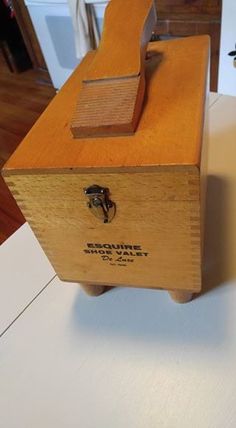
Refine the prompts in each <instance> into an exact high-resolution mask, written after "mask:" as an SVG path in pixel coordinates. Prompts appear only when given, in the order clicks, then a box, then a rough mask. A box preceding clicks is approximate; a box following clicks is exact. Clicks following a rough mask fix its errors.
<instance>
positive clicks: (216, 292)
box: [0, 95, 236, 428]
mask: <svg viewBox="0 0 236 428" xmlns="http://www.w3.org/2000/svg"><path fill="white" fill-rule="evenodd" d="M235 112H236V98H232V97H225V96H223V97H219V96H217V95H213V96H212V97H211V108H210V133H211V140H210V152H209V155H210V158H209V176H210V178H209V191H210V193H209V194H208V204H207V214H206V222H207V230H206V231H207V234H206V251H207V259H206V269H205V270H206V272H205V275H204V276H205V282H206V286H205V292H204V293H203V294H202V295H201V296H199V297H198V298H196V299H195V300H193V301H192V302H190V303H188V304H186V305H178V304H176V303H174V302H172V301H171V300H170V298H169V297H168V294H167V293H166V292H162V291H155V290H141V289H128V288H127V289H125V288H115V289H113V290H111V291H109V292H107V293H105V294H104V295H102V296H100V297H95V298H94V297H88V296H86V295H85V294H84V293H83V292H82V291H81V290H80V288H79V286H77V285H76V284H68V283H66V284H65V283H62V282H61V281H60V280H59V279H58V278H57V277H56V276H54V275H55V274H54V271H53V269H52V268H50V267H49V265H48V262H47V261H46V259H45V256H44V255H43V254H42V250H41V249H40V247H39V246H38V244H37V242H36V240H35V238H34V236H33V234H32V232H31V231H30V228H29V227H28V226H27V225H25V226H23V227H22V228H21V230H20V231H18V232H17V233H16V234H15V235H14V236H13V237H11V238H10V239H9V241H7V242H6V243H5V244H4V245H3V246H2V247H1V248H0V249H1V252H0V262H2V260H4V264H3V265H5V274H4V275H5V276H4V275H3V278H6V279H7V281H1V286H0V298H1V301H4V305H3V308H4V311H3V316H2V321H1V322H2V324H1V325H2V326H3V327H1V328H2V337H1V340H0V388H1V391H0V415H1V416H0V417H1V426H2V427H4V428H42V427H43V428H52V427H57V428H65V427H66V428H73V427H76V428H78V427H81V428H82V427H83V428H108V427H109V428H123V427H132V428H144V427H145V428H146V427H148V428H152V427H153V428H154V427H155V428H157V427H158V428H159V427H161V428H189V427H193V428H195V427H196V428H199V427H201V428H222V427H224V428H235V426H236V373H235V371H236V369H235V361H236V280H235V278H236V268H235V260H236V259H235V258H234V257H235V255H236V232H235V230H236V227H235V225H234V223H235V222H236V221H235V218H236V216H235V214H236V213H235V209H236V192H235V179H236V171H235V166H234V164H235V153H236V145H235V142H236V141H235V140H236V124H235ZM9 248H11V250H9ZM23 253H24V254H25V255H26V257H25V260H26V261H27V257H29V263H28V264H27V262H26V264H24V263H25V262H23V263H22V268H20V267H19V265H17V264H16V265H15V264H13V262H12V269H11V270H10V269H9V268H7V266H9V263H10V262H9V260H10V258H11V260H14V261H15V262H14V263H16V261H17V260H18V257H19V260H20V258H22V257H23V255H22V254H23ZM24 266H25V267H24ZM16 269H17V272H18V274H17V277H16ZM50 269H51V270H50ZM8 270H9V271H8ZM25 270H27V275H26V273H25ZM36 272H38V273H37V275H36ZM39 273H40V274H39ZM40 275H41V276H40ZM36 277H37V281H38V282H37V281H36ZM40 278H41V279H40ZM30 284H31V286H32V288H31V287H30ZM8 289H10V292H9V290H8ZM14 290H15V295H14ZM20 291H21V292H20ZM7 293H8V294H7ZM21 293H22V295H23V296H24V298H22V295H21ZM5 296H7V299H6V298H5ZM0 308H1V311H2V306H1V307H0ZM12 308H13V309H12ZM4 314H5V315H4ZM4 316H5V319H6V321H5V323H4ZM6 325H7V327H6ZM4 331H5V332H4Z"/></svg>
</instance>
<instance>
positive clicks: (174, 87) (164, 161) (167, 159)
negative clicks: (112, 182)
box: [5, 36, 208, 174]
mask: <svg viewBox="0 0 236 428" xmlns="http://www.w3.org/2000/svg"><path fill="white" fill-rule="evenodd" d="M150 50H151V51H152V52H154V56H153V57H152V58H151V59H150V61H149V63H148V66H147V98H148V102H146V103H145V105H144V109H143V112H142V117H141V120H140V122H139V126H138V129H137V131H136V133H135V135H133V136H128V137H124V136H122V137H113V138H112V137H106V138H97V139H94V138H91V139H79V140H76V139H73V138H72V135H71V132H70V121H71V117H72V114H73V111H74V109H75V106H76V102H77V94H78V91H79V88H80V86H81V80H82V78H83V77H84V72H85V70H86V69H87V65H88V63H90V61H91V60H92V58H93V53H90V54H88V56H87V57H86V59H85V61H84V62H83V63H82V65H81V66H80V67H79V70H77V71H75V73H74V74H73V75H72V77H71V78H70V79H69V81H68V82H67V83H66V84H65V85H64V87H63V88H62V90H61V91H60V92H59V94H58V95H57V96H56V97H55V99H54V100H53V101H52V102H51V104H50V105H49V107H48V108H47V109H46V111H45V112H44V114H43V115H42V116H41V118H40V119H39V121H37V123H36V124H35V125H34V126H33V128H32V129H31V131H30V132H29V134H28V135H27V136H26V138H25V139H24V141H23V143H22V144H21V146H20V147H19V148H18V149H17V150H16V152H15V154H14V155H13V157H11V160H10V162H8V163H7V164H6V166H5V173H6V174H7V170H9V172H10V173H13V170H15V172H16V173H17V170H23V171H24V170H29V171H30V170H32V169H39V170H40V169H52V170H53V169H60V168H65V169H68V170H70V168H76V170H77V171H79V170H83V171H85V170H87V171H89V170H91V169H93V170H95V168H98V169H99V170H100V171H101V169H102V168H106V169H108V168H110V169H114V168H117V167H119V168H121V169H122V170H123V169H125V168H130V167H133V168H135V167H141V166H142V167H143V168H144V167H147V166H157V165H171V166H172V165H180V164H183V165H186V164H187V165H189V164H190V165H198V164H199V162H200V156H199V154H200V148H201V137H202V135H201V132H202V124H203V115H202V113H203V111H204V103H205V76H206V68H207V58H208V36H199V37H194V38H193V37H189V38H186V39H183V40H173V41H171V42H170V41H168V42H158V43H153V44H151V45H150ZM155 53H156V55H155ZM167 70H168V73H167ZM200 88H201V89H200ZM160 100H161V102H160ZM62 106H63V107H64V108H62ZM183 112H185V114H183ZM179 135H181V138H176V136H179ZM173 142H174V145H173ZM90 172H91V171H90Z"/></svg>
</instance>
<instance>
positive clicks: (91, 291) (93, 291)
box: [80, 284, 106, 296]
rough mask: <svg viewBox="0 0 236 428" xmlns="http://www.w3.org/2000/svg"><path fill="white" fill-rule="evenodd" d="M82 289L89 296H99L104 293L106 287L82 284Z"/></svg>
mask: <svg viewBox="0 0 236 428" xmlns="http://www.w3.org/2000/svg"><path fill="white" fill-rule="evenodd" d="M80 285H81V287H82V289H83V290H84V291H85V293H86V294H88V295H89V296H99V295H100V294H102V293H104V291H105V289H106V287H105V286H104V285H91V284H80Z"/></svg>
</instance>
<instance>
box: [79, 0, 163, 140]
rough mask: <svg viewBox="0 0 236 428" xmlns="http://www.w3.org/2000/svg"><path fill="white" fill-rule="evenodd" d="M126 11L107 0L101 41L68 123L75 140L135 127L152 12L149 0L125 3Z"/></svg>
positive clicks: (126, 131) (117, 1)
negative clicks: (70, 120)
mask: <svg viewBox="0 0 236 428" xmlns="http://www.w3.org/2000/svg"><path fill="white" fill-rule="evenodd" d="M125 6H126V7H125V8H124V7H123V0H111V1H110V3H109V4H108V6H107V8H106V12H105V17H104V27H103V33H102V38H101V42H100V45H99V47H98V49H97V51H96V53H95V55H94V57H93V58H92V60H91V62H90V64H89V65H88V67H87V70H86V72H85V75H84V76H83V83H82V85H81V87H80V91H79V98H78V102H77V106H76V109H75V112H74V114H73V119H72V122H71V131H72V133H73V136H74V137H75V138H83V137H98V136H110V135H126V134H130V133H133V132H134V131H135V129H136V127H137V124H138V119H139V116H140V113H141V109H142V103H143V98H144V92H145V70H144V67H145V61H144V60H145V53H146V48H147V44H148V42H149V40H150V38H151V34H152V30H153V28H154V25H155V22H156V11H155V6H154V3H153V0H141V1H137V0H127V1H126V5H125ZM127 10H128V11H129V15H128V16H127ZM124 105H125V108H124Z"/></svg>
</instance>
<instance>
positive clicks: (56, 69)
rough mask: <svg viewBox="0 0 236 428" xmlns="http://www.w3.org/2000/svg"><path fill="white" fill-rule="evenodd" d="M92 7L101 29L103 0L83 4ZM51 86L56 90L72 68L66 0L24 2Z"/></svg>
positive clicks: (75, 60)
mask: <svg viewBox="0 0 236 428" xmlns="http://www.w3.org/2000/svg"><path fill="white" fill-rule="evenodd" d="M86 3H90V4H92V5H93V7H94V9H95V16H96V20H97V23H98V27H99V28H100V30H101V28H102V22H103V17H104V12H105V8H106V5H107V1H106V0H86ZM25 5H26V6H27V8H28V11H29V14H30V17H31V20H32V23H33V26H34V29H35V32H36V34H37V37H38V40H39V44H40V46H41V49H42V52H43V55H44V58H45V61H46V64H47V67H48V71H49V74H50V76H51V79H52V82H53V85H54V87H55V88H57V89H59V88H60V87H61V86H62V85H63V84H64V83H65V81H66V80H67V79H68V77H69V76H70V74H71V73H72V71H73V70H74V68H75V67H76V65H77V64H78V63H79V62H80V59H79V58H76V53H75V42H74V33H73V26H72V19H71V16H70V12H69V7H68V4H67V1H66V0H25Z"/></svg>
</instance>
